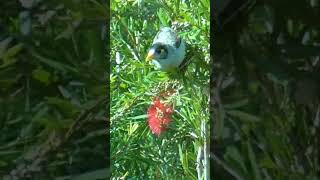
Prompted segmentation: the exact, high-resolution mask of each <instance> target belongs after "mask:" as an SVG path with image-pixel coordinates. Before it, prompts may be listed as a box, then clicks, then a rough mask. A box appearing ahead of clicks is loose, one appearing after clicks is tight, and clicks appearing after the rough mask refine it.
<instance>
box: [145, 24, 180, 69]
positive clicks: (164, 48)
mask: <svg viewBox="0 0 320 180" xmlns="http://www.w3.org/2000/svg"><path fill="white" fill-rule="evenodd" d="M185 54H186V45H185V42H184V40H183V39H181V38H180V37H178V36H177V34H176V32H175V31H174V30H173V29H171V28H169V27H163V28H161V29H160V31H159V32H158V33H157V35H156V37H155V38H154V40H153V43H152V46H151V48H150V49H149V52H148V55H147V58H146V61H147V62H150V61H151V62H152V64H154V65H155V67H156V69H159V70H161V71H165V72H172V71H174V70H176V69H179V67H181V66H182V65H183V64H184V63H183V60H184V58H185Z"/></svg>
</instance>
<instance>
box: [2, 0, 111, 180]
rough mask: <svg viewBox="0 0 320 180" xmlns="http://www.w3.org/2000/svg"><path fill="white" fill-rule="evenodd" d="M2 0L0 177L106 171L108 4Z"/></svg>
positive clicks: (103, 175)
mask: <svg viewBox="0 0 320 180" xmlns="http://www.w3.org/2000/svg"><path fill="white" fill-rule="evenodd" d="M2 5H4V6H1V7H2V8H4V9H2V10H1V12H0V16H1V20H0V94H1V96H0V130H1V136H0V179H3V178H4V177H6V178H9V177H10V176H11V178H12V179H15V178H18V179H27V178H29V179H54V178H57V179H67V178H68V177H76V179H77V178H78V179H81V177H83V178H82V179H88V177H89V176H91V177H100V178H106V177H107V176H108V169H107V168H106V164H107V163H106V161H107V159H108V156H107V149H106V148H105V147H106V144H105V143H106V140H105V138H106V137H105V134H106V131H107V127H106V126H105V124H106V116H105V115H106V112H107V108H106V107H107V104H106V94H107V92H106V86H105V82H106V76H107V74H106V65H107V64H106V57H105V48H104V44H105V43H106V37H105V34H106V32H104V31H102V29H103V26H106V19H107V18H106V17H108V7H107V4H104V3H102V2H99V1H94V0H91V1H82V0H77V1H62V0H59V1H53V2H51V1H50V2H49V1H24V0H21V1H15V2H9V1H8V2H3V3H2ZM21 6H23V8H22V7H21ZM17 7H19V8H17ZM88 157H89V158H88ZM85 177H87V178H85ZM89 179H90V178H89Z"/></svg>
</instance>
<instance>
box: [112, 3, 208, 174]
mask: <svg viewBox="0 0 320 180" xmlns="http://www.w3.org/2000/svg"><path fill="white" fill-rule="evenodd" d="M209 6H210V4H209V1H208V0H200V1H181V0H171V1H165V0H162V1H152V0H140V1H124V0H116V1H113V2H112V3H111V21H110V30H111V31H110V33H111V34H110V35H111V75H110V81H111V82H110V85H111V87H110V89H111V91H110V93H111V97H112V98H111V105H110V114H111V122H110V123H111V124H110V127H111V129H110V133H111V170H112V178H113V179H117V178H124V179H197V171H196V161H197V153H198V152H197V151H198V147H199V146H202V145H203V142H204V139H203V138H202V137H201V132H200V123H201V121H202V120H203V121H206V122H207V123H208V114H209V103H208V95H209V89H208V88H209V75H210V74H209V73H210V72H209V70H210V68H209V67H210V66H209V65H210V64H209V32H210V29H209V20H210V17H209V16H210V14H209ZM163 26H169V27H171V26H175V27H177V29H178V30H177V32H178V34H179V35H180V36H181V37H182V38H183V39H184V40H185V41H186V42H187V49H189V54H190V55H191V56H190V60H191V63H190V65H189V66H188V68H187V69H186V71H185V74H184V75H183V74H182V73H181V74H180V75H181V76H180V77H179V78H177V79H178V81H179V82H176V83H173V84H175V85H176V86H177V87H178V88H179V90H178V93H177V95H176V96H175V100H174V101H175V112H174V115H173V121H172V123H171V124H170V128H169V130H168V131H167V132H165V133H164V134H163V135H161V136H160V137H159V138H157V137H155V136H154V135H152V133H151V132H150V130H149V127H148V125H147V122H146V118H147V115H146V113H147V109H148V107H149V106H150V105H151V103H152V100H153V98H154V97H155V96H157V95H158V93H159V92H160V91H161V90H164V87H163V84H165V83H168V82H169V81H170V77H169V76H168V75H167V74H166V73H163V72H160V71H156V70H154V69H153V67H152V66H150V65H148V64H147V63H146V62H145V57H146V55H147V52H148V49H149V48H150V47H151V44H152V41H153V38H154V37H155V35H156V34H157V32H158V31H159V29H160V27H163ZM191 47H192V48H191ZM191 49H193V50H191ZM183 78H184V80H185V81H184V82H183V81H182V80H183Z"/></svg>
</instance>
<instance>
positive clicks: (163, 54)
mask: <svg viewBox="0 0 320 180" xmlns="http://www.w3.org/2000/svg"><path fill="white" fill-rule="evenodd" d="M151 48H152V49H154V50H155V52H156V53H157V54H158V58H159V59H166V58H167V56H168V48H167V46H166V45H164V44H161V43H156V44H153V45H152V47H151Z"/></svg>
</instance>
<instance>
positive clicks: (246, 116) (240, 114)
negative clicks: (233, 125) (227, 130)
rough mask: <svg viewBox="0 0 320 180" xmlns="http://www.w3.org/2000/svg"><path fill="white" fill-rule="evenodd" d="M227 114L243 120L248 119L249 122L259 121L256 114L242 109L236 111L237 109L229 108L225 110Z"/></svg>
mask: <svg viewBox="0 0 320 180" xmlns="http://www.w3.org/2000/svg"><path fill="white" fill-rule="evenodd" d="M227 113H228V114H230V115H231V116H234V117H237V118H239V119H240V120H243V121H249V122H258V121H260V118H259V117H257V116H254V115H252V114H249V113H246V112H243V111H238V110H229V111H227Z"/></svg>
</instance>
